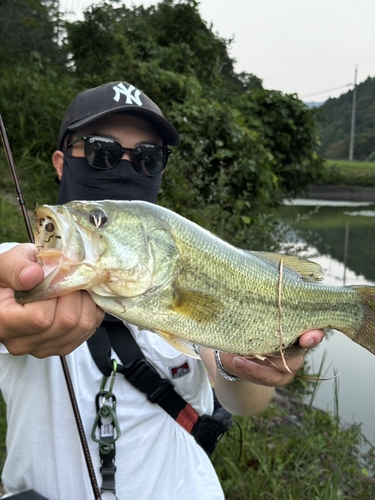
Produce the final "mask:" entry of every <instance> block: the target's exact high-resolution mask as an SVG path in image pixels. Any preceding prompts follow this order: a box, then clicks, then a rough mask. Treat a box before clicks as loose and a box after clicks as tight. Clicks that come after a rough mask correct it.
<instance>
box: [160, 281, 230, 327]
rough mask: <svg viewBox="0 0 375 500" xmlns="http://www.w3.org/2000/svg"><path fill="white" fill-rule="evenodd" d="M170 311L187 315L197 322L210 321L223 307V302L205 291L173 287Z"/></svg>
mask: <svg viewBox="0 0 375 500" xmlns="http://www.w3.org/2000/svg"><path fill="white" fill-rule="evenodd" d="M173 290H174V302H173V303H172V305H171V306H170V308H171V309H172V311H174V312H176V313H178V314H182V315H183V316H188V317H189V318H190V319H192V320H193V321H196V322H197V323H212V322H213V321H215V319H216V318H217V316H218V315H219V313H220V312H221V311H222V309H223V308H224V304H223V303H222V302H221V301H220V300H218V299H216V298H215V297H213V296H212V295H209V294H207V293H203V292H199V291H196V290H190V289H186V288H181V287H178V286H177V287H174V288H173Z"/></svg>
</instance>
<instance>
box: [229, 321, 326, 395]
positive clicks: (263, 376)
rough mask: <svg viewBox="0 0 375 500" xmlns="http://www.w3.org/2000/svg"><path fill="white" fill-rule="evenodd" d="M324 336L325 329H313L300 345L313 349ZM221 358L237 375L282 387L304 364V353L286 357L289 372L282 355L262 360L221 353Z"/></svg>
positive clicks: (269, 385) (232, 372)
mask: <svg viewBox="0 0 375 500" xmlns="http://www.w3.org/2000/svg"><path fill="white" fill-rule="evenodd" d="M323 336H324V332H323V330H311V331H309V332H306V333H304V334H303V335H301V337H300V339H299V345H300V346H301V347H304V348H308V349H311V348H312V347H315V346H317V345H318V344H319V343H320V342H321V341H322V340H323ZM220 358H221V361H222V363H223V365H224V367H225V369H226V370H227V371H228V372H229V373H231V374H233V375H236V376H237V377H241V378H242V379H245V380H247V381H249V382H252V383H253V384H259V385H265V386H268V387H281V386H283V385H286V384H289V383H290V382H291V381H292V380H293V378H294V374H295V373H296V372H297V371H298V370H299V369H300V368H301V367H302V365H303V361H304V354H303V355H299V356H296V357H294V358H285V363H286V365H287V366H288V368H289V369H290V371H291V372H292V373H289V372H288V370H287V369H286V368H285V366H284V362H283V359H282V358H281V357H273V358H271V357H270V358H269V359H270V361H267V360H265V361H261V360H257V359H252V360H250V359H246V358H243V357H240V356H236V355H234V354H227V353H220Z"/></svg>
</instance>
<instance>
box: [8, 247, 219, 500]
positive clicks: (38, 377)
mask: <svg viewBox="0 0 375 500" xmlns="http://www.w3.org/2000/svg"><path fill="white" fill-rule="evenodd" d="M0 250H1V248H0ZM128 326H129V328H130V330H131V332H132V334H133V336H134V337H135V338H136V340H137V343H138V345H139V346H140V348H141V349H142V351H143V353H144V355H145V356H146V358H147V359H149V360H150V361H151V362H152V364H153V365H154V367H155V368H156V369H157V370H158V372H159V373H160V374H161V375H162V376H163V377H169V378H171V377H172V375H171V374H172V373H175V372H176V370H172V368H179V367H181V366H184V370H183V373H184V375H183V376H180V377H178V378H176V379H173V380H172V382H173V384H174V386H175V388H176V390H177V392H179V394H180V395H181V396H182V397H184V398H185V400H186V401H188V402H189V403H190V404H191V405H192V406H193V407H194V408H195V409H196V411H197V412H198V413H199V414H203V413H207V414H211V413H212V411H213V401H212V391H211V387H210V384H209V381H208V378H207V375H206V372H205V369H204V367H203V364H202V363H201V362H200V361H198V360H194V359H191V358H188V357H187V356H186V355H184V354H182V353H180V352H179V351H176V350H175V349H173V348H172V347H171V346H170V345H169V344H167V343H166V342H165V341H164V340H163V339H161V338H160V337H159V336H158V335H156V334H154V333H152V332H149V331H145V330H142V331H139V330H138V328H136V327H133V326H132V325H128ZM114 357H116V356H115V355H114ZM66 360H67V363H68V366H69V371H70V376H71V378H72V382H73V386H74V390H75V395H76V398H77V401H78V404H79V408H80V414H81V419H82V422H83V426H84V429H85V433H86V438H87V441H88V444H89V448H90V454H91V459H92V461H93V465H94V469H95V472H96V477H97V481H98V485H99V487H100V486H101V482H102V478H101V474H100V459H99V449H98V444H97V443H95V442H94V441H93V440H92V439H91V431H92V428H93V425H94V421H95V416H96V408H95V396H96V394H97V393H98V392H99V389H100V386H101V382H102V378H103V377H102V374H101V372H100V371H99V369H98V368H97V366H96V364H95V362H94V360H93V359H92V357H91V354H90V352H89V349H88V347H87V344H86V343H84V344H83V345H81V346H80V347H79V348H78V349H76V350H75V351H74V352H73V353H71V354H69V355H68V356H66ZM186 363H188V369H186ZM179 373H180V374H181V371H180V372H179ZM0 388H1V391H2V393H3V396H4V399H5V401H6V403H7V420H8V433H7V442H6V444H7V459H6V463H5V466H4V470H3V473H2V481H3V483H4V487H5V489H6V491H7V492H10V493H12V494H15V493H19V492H21V491H24V490H27V489H31V488H33V489H34V490H35V491H37V492H38V493H40V494H41V495H44V496H45V497H46V498H48V499H49V500H72V499H74V500H76V499H77V500H91V499H93V498H94V494H93V492H92V486H91V483H90V480H89V477H88V472H87V468H86V463H85V459H84V456H83V452H82V449H81V444H80V440H79V436H78V431H77V428H76V423H75V419H74V415H73V412H72V408H71V402H70V399H69V395H68V391H67V388H66V383H65V378H64V374H63V370H62V366H61V360H60V358H59V357H49V358H46V359H37V358H35V357H33V356H30V355H25V356H13V355H11V354H9V353H8V352H7V351H6V349H5V347H4V346H2V345H1V344H0ZM113 393H114V394H115V396H116V399H117V416H118V421H119V426H120V429H121V436H120V437H119V439H118V440H117V441H116V467H117V471H116V476H115V477H116V492H117V496H118V499H119V500H134V499H142V500H166V499H168V500H192V499H194V500H223V499H224V494H223V492H222V489H221V486H220V484H219V481H218V478H217V476H216V473H215V470H214V469H213V466H212V464H211V461H210V459H209V457H208V456H207V455H206V453H205V452H204V451H203V449H202V448H201V447H200V446H199V445H198V444H197V443H196V441H195V439H194V438H193V437H192V436H191V435H190V434H189V433H188V432H187V431H186V430H185V429H183V428H182V427H181V426H180V425H179V424H178V423H177V422H176V421H175V420H174V419H173V418H172V417H170V416H169V415H168V414H167V413H166V412H165V411H164V410H163V409H162V408H160V406H159V405H157V404H152V403H150V402H149V401H148V400H147V398H146V395H145V394H143V393H141V392H140V391H138V389H136V388H135V387H133V386H132V385H131V384H130V383H129V382H128V381H127V380H126V379H125V378H124V376H123V375H121V374H118V375H117V376H116V379H115V384H114V388H113Z"/></svg>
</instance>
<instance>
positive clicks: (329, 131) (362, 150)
mask: <svg viewBox="0 0 375 500" xmlns="http://www.w3.org/2000/svg"><path fill="white" fill-rule="evenodd" d="M356 102H357V105H356V122H355V141H354V157H355V159H356V160H362V161H364V160H366V159H367V158H368V157H369V155H371V154H372V153H373V152H374V151H375V78H370V77H369V78H367V80H365V81H364V82H362V83H360V84H359V85H357V98H356ZM352 103H353V90H350V91H349V92H347V93H346V94H343V95H341V96H340V97H339V98H337V99H328V100H327V101H326V102H325V103H324V104H323V105H322V106H321V107H320V108H319V114H320V124H319V133H320V142H321V146H320V148H319V150H318V152H319V154H321V155H322V156H324V157H325V158H334V159H346V158H348V156H349V142H350V129H351V117H352ZM367 161H372V160H367Z"/></svg>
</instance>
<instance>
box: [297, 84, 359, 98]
mask: <svg viewBox="0 0 375 500" xmlns="http://www.w3.org/2000/svg"><path fill="white" fill-rule="evenodd" d="M351 86H353V84H352V83H348V84H346V85H344V86H342V87H337V88H335V89H329V90H324V91H322V92H316V93H315V94H310V95H305V96H303V97H302V99H308V98H309V97H314V96H317V95H322V94H327V93H328V92H334V91H335V90H341V89H345V88H346V87H351Z"/></svg>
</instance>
